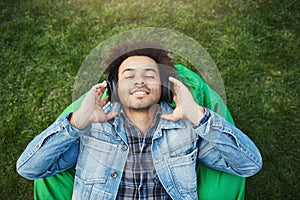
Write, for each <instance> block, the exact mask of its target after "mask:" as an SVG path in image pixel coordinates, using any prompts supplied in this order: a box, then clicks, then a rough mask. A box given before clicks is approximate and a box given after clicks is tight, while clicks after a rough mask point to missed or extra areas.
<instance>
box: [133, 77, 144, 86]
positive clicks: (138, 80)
mask: <svg viewBox="0 0 300 200" xmlns="http://www.w3.org/2000/svg"><path fill="white" fill-rule="evenodd" d="M134 84H135V85H145V84H146V81H145V79H144V78H143V77H142V76H139V77H137V78H136V79H135V80H134Z"/></svg>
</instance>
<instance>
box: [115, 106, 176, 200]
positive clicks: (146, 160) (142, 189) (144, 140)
mask: <svg viewBox="0 0 300 200" xmlns="http://www.w3.org/2000/svg"><path fill="white" fill-rule="evenodd" d="M160 115H161V110H160V107H158V112H157V114H156V116H155V119H154V123H152V124H151V126H150V127H149V128H148V129H147V131H146V132H145V137H143V136H142V134H141V132H140V130H139V129H138V128H137V127H136V126H134V124H132V123H131V122H130V121H129V119H128V118H127V116H126V114H125V113H124V111H123V110H121V112H120V116H121V119H122V120H123V121H124V127H125V130H126V133H127V139H128V145H129V154H128V158H127V161H126V164H125V168H124V171H123V176H122V180H121V183H120V186H119V190H118V195H117V199H125V200H132V199H141V200H142V199H148V200H167V199H171V198H169V195H168V194H167V192H166V191H165V189H164V187H163V186H162V184H161V182H160V180H159V179H158V176H157V174H156V171H155V168H154V163H153V159H152V154H151V144H152V137H153V134H154V132H155V129H156V127H157V125H158V123H159V119H160Z"/></svg>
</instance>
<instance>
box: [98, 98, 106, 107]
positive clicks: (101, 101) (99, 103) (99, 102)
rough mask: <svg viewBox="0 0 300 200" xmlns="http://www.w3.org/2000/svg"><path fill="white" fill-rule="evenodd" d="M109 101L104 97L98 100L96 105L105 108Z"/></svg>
mask: <svg viewBox="0 0 300 200" xmlns="http://www.w3.org/2000/svg"><path fill="white" fill-rule="evenodd" d="M108 100H109V97H108V96H107V97H105V98H104V99H98V100H97V104H98V105H99V106H100V107H101V108H102V107H103V106H105V105H106V104H107V102H108Z"/></svg>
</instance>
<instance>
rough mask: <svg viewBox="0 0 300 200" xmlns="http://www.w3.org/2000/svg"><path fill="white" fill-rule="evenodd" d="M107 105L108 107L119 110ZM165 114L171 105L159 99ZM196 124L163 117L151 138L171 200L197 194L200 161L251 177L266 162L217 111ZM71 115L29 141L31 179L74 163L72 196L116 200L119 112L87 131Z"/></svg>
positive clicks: (24, 159)
mask: <svg viewBox="0 0 300 200" xmlns="http://www.w3.org/2000/svg"><path fill="white" fill-rule="evenodd" d="M119 108H120V105H118V104H108V105H107V106H105V108H104V111H105V112H106V113H108V112H109V111H111V110H114V111H117V110H118V109H119ZM161 108H162V113H171V112H172V111H173V109H172V108H171V107H170V106H169V105H168V104H166V103H161ZM206 112H209V114H210V117H209V118H208V120H207V121H206V122H205V123H204V124H200V125H198V126H193V125H192V124H191V123H190V122H189V121H188V120H180V121H177V122H174V121H168V120H165V119H162V118H161V119H160V122H159V124H158V127H157V129H156V131H155V133H154V136H153V139H152V140H153V141H152V157H153V162H154V166H155V170H156V173H157V176H158V178H159V180H160V181H161V183H162V185H163V186H164V188H165V190H166V191H167V192H168V194H169V195H170V196H171V197H172V199H176V200H177V199H184V200H188V199H198V196H197V176H196V164H197V162H200V163H202V164H204V165H206V166H208V167H211V168H214V169H217V170H221V171H224V172H228V173H231V174H235V175H239V176H244V177H248V176H252V175H254V174H255V173H257V172H258V171H259V170H260V169H261V167H262V158H261V155H260V153H259V150H258V149H257V147H256V146H255V144H254V143H253V142H252V141H251V140H250V139H249V138H248V137H247V136H246V135H245V134H244V133H242V132H241V131H240V130H239V129H237V128H236V127H234V126H233V125H231V124H229V123H228V122H227V121H225V119H224V118H222V117H220V116H219V115H218V114H216V113H214V112H212V111H210V110H208V109H206ZM68 116H69V114H68V115H65V116H64V117H62V118H60V119H59V120H58V121H56V122H55V123H53V124H52V125H51V126H49V127H48V128H47V129H46V130H44V131H43V132H42V133H41V134H39V135H38V136H37V137H36V138H35V139H33V141H31V142H30V143H29V144H28V146H27V148H26V149H25V151H24V152H23V153H22V155H21V156H20V158H19V159H18V162H17V171H18V173H19V174H21V175H22V176H24V177H25V178H27V179H31V180H32V179H37V178H42V177H48V176H52V175H54V174H56V173H59V172H62V171H64V170H66V169H68V168H71V167H73V166H76V174H75V180H74V191H73V199H80V200H81V199H105V200H108V199H116V195H117V191H118V187H119V183H120V181H121V176H122V172H123V168H124V165H125V162H126V159H127V155H128V152H129V150H128V144H127V138H126V133H125V131H124V130H125V129H124V126H123V124H122V123H121V120H120V118H119V116H116V117H115V118H114V119H112V120H110V121H108V122H105V123H94V124H91V125H89V126H88V127H87V128H86V129H85V130H78V129H76V128H74V127H72V126H71V125H70V123H69V121H68Z"/></svg>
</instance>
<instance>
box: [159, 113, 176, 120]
mask: <svg viewBox="0 0 300 200" xmlns="http://www.w3.org/2000/svg"><path fill="white" fill-rule="evenodd" d="M160 117H161V118H163V119H165V120H171V121H176V120H175V119H174V115H173V114H162V115H161V116H160Z"/></svg>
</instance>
